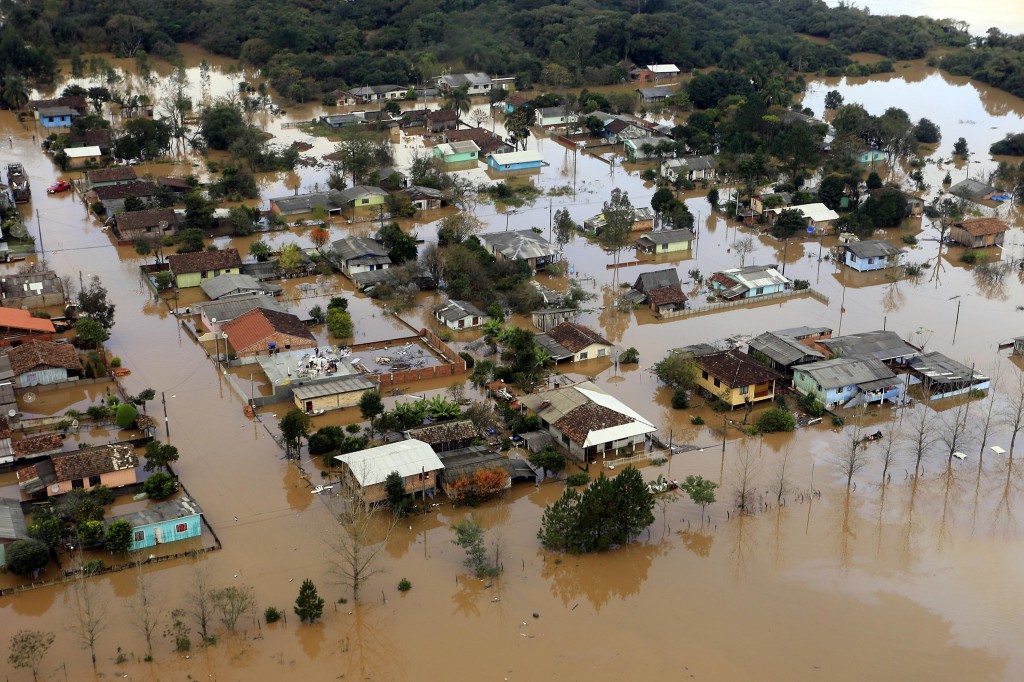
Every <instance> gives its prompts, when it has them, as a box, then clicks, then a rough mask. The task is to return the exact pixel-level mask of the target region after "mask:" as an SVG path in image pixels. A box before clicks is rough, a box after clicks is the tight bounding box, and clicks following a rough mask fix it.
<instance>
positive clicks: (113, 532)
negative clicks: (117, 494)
mask: <svg viewBox="0 0 1024 682" xmlns="http://www.w3.org/2000/svg"><path fill="white" fill-rule="evenodd" d="M148 482H149V481H147V483H148ZM172 492H173V491H172ZM164 497H166V495H165V496H164ZM106 541H107V549H109V550H110V551H111V552H127V551H128V550H129V549H131V546H132V524H130V523H128V522H127V521H125V520H123V519H122V520H120V521H114V522H113V523H112V524H110V525H109V526H107V537H106Z"/></svg>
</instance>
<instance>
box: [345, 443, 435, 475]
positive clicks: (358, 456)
mask: <svg viewBox="0 0 1024 682" xmlns="http://www.w3.org/2000/svg"><path fill="white" fill-rule="evenodd" d="M335 459H336V460H338V461H340V462H344V463H345V464H347V465H348V468H349V470H350V471H351V472H352V475H353V476H354V477H355V479H356V481H358V482H359V485H361V486H363V487H365V486H370V485H375V484H377V483H383V482H384V479H386V478H387V477H388V474H390V473H391V472H392V471H397V472H398V475H399V476H401V477H402V478H405V477H406V476H413V475H415V474H419V473H421V472H423V471H424V470H425V471H438V470H441V469H444V464H442V463H441V460H440V459H439V458H438V456H437V454H436V453H435V452H434V449H433V448H431V447H430V446H429V445H427V444H426V443H424V442H423V441H421V440H416V439H415V438H412V439H409V440H400V441H398V442H395V443H389V444H387V445H381V446H378V447H375V448H369V449H367V450H359V451H358V452H350V453H348V454H344V455H338V456H337V457H335Z"/></svg>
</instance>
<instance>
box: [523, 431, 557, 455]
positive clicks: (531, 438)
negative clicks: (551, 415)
mask: <svg viewBox="0 0 1024 682" xmlns="http://www.w3.org/2000/svg"><path fill="white" fill-rule="evenodd" d="M519 437H520V438H522V439H523V440H524V441H526V448H527V449H528V450H529V451H530V452H540V451H541V450H543V449H544V448H546V447H548V446H549V445H550V446H554V445H555V439H554V437H552V435H551V434H550V433H548V432H547V431H527V432H526V433H520V434H519Z"/></svg>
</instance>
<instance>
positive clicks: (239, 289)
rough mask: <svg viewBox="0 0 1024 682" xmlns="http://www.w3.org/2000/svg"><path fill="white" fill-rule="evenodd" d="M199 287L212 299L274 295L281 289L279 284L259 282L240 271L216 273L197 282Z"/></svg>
mask: <svg viewBox="0 0 1024 682" xmlns="http://www.w3.org/2000/svg"><path fill="white" fill-rule="evenodd" d="M199 288H200V289H202V290H203V293H204V294H206V295H207V296H209V297H210V300H213V301H217V300H223V299H227V298H233V297H235V296H250V295H254V294H255V295H263V296H276V295H278V294H280V293H281V292H282V291H283V289H282V288H281V285H279V284H270V283H268V282H261V281H260V280H258V279H256V278H255V277H253V276H252V275H243V274H241V273H239V274H227V275H217V276H216V277H211V278H210V279H204V280H203V281H202V282H201V283H200V284H199Z"/></svg>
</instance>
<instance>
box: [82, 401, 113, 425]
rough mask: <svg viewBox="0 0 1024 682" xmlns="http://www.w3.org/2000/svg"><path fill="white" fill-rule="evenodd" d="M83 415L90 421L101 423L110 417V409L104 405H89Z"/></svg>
mask: <svg viewBox="0 0 1024 682" xmlns="http://www.w3.org/2000/svg"><path fill="white" fill-rule="evenodd" d="M85 414H86V415H88V417H89V418H90V419H94V420H96V421H102V420H104V419H107V418H108V417H110V408H109V407H107V406H106V405H90V406H89V408H88V409H87V410H86V411H85Z"/></svg>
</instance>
